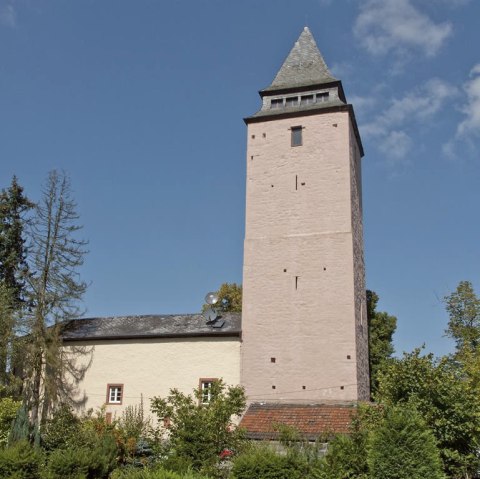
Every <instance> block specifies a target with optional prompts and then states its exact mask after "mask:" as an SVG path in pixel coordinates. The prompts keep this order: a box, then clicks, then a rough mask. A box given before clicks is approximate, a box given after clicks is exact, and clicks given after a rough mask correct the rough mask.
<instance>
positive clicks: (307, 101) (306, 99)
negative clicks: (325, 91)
mask: <svg viewBox="0 0 480 479" xmlns="http://www.w3.org/2000/svg"><path fill="white" fill-rule="evenodd" d="M314 103H315V97H314V96H313V95H305V96H302V97H301V98H300V105H302V106H303V105H313V104H314Z"/></svg>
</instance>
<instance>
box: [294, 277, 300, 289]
mask: <svg viewBox="0 0 480 479" xmlns="http://www.w3.org/2000/svg"><path fill="white" fill-rule="evenodd" d="M299 278H300V276H295V289H296V290H297V289H298V279H299Z"/></svg>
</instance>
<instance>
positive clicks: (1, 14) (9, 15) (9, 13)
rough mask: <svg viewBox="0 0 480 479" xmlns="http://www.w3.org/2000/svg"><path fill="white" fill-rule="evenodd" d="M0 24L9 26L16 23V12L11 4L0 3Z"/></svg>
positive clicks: (12, 26) (13, 25)
mask: <svg viewBox="0 0 480 479" xmlns="http://www.w3.org/2000/svg"><path fill="white" fill-rule="evenodd" d="M0 25H3V26H4V27H11V28H14V27H15V26H16V25H17V14H16V12H15V9H14V8H13V5H0Z"/></svg>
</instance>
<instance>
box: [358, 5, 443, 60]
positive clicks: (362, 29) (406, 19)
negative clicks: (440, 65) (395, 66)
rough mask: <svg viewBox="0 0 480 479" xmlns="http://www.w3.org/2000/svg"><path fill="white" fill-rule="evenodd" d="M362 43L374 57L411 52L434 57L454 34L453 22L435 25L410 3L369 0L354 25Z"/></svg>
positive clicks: (401, 54) (403, 54)
mask: <svg viewBox="0 0 480 479" xmlns="http://www.w3.org/2000/svg"><path fill="white" fill-rule="evenodd" d="M354 34H355V36H356V37H357V39H358V40H359V42H360V44H361V45H363V47H364V48H366V49H367V51H369V52H370V53H371V54H373V55H384V54H387V53H389V52H394V53H395V54H396V55H397V56H400V57H404V56H405V55H406V52H408V51H410V50H415V51H418V50H419V51H421V52H423V53H424V54H425V55H427V56H434V55H435V54H436V53H437V52H438V50H439V49H440V47H441V46H442V45H443V43H444V42H445V40H446V39H447V38H448V37H449V36H450V35H451V34H452V25H451V24H450V23H435V22H433V20H431V19H430V18H429V17H428V16H427V15H425V14H424V13H422V12H420V11H419V10H418V9H417V8H415V7H414V6H413V5H412V4H411V2H410V0H366V1H365V2H364V3H363V6H362V7H361V12H360V14H359V16H358V17H357V19H356V21H355V25H354Z"/></svg>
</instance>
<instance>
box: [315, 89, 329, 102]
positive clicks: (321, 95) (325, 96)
mask: <svg viewBox="0 0 480 479" xmlns="http://www.w3.org/2000/svg"><path fill="white" fill-rule="evenodd" d="M320 101H328V91H326V92H323V93H317V102H320Z"/></svg>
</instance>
